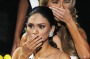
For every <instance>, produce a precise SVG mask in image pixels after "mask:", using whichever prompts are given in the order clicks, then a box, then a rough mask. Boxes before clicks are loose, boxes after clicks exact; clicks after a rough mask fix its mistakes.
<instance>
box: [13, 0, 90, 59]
mask: <svg viewBox="0 0 90 59" xmlns="http://www.w3.org/2000/svg"><path fill="white" fill-rule="evenodd" d="M21 6H23V8H20V7H21ZM28 6H29V5H28V2H27V0H21V2H20V4H19V12H18V16H17V25H16V32H15V39H14V46H13V49H12V54H13V51H14V50H15V49H16V47H18V46H19V42H20V33H21V29H22V26H23V23H24V21H25V16H26V10H27V8H28ZM47 6H49V7H50V8H51V9H52V10H53V13H54V15H56V16H55V17H56V18H57V21H63V22H64V23H65V24H66V25H67V28H68V29H69V31H70V33H71V36H72V38H73V41H74V44H75V47H76V50H77V53H78V55H79V57H80V59H86V58H90V47H89V45H88V43H87V41H86V39H87V37H86V34H85V32H84V30H83V29H82V28H80V29H78V28H77V26H76V23H75V22H74V21H73V18H72V16H71V14H70V11H69V10H68V8H69V4H68V3H64V2H63V0H59V3H58V4H57V3H52V2H51V0H49V2H48V5H47ZM58 7H59V8H58ZM55 37H56V38H58V36H55ZM55 37H54V38H55ZM77 39H78V40H77ZM53 40H54V42H55V43H56V44H57V46H58V48H60V50H61V51H63V50H62V47H61V45H60V44H61V41H60V38H59V39H57V40H55V39H53ZM24 41H26V40H25V39H24ZM24 41H23V42H24ZM21 42H22V41H21Z"/></svg>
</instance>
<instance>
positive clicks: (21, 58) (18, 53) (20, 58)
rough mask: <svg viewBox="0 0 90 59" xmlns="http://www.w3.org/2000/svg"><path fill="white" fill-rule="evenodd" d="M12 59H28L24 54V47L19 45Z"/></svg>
mask: <svg viewBox="0 0 90 59" xmlns="http://www.w3.org/2000/svg"><path fill="white" fill-rule="evenodd" d="M12 59H28V57H26V56H25V55H24V54H22V47H18V48H17V49H16V50H15V51H14V53H13V56H12Z"/></svg>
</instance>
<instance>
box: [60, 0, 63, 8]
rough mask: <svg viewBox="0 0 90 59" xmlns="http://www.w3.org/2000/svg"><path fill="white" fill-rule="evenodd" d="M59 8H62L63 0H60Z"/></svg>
mask: <svg viewBox="0 0 90 59" xmlns="http://www.w3.org/2000/svg"><path fill="white" fill-rule="evenodd" d="M60 8H63V0H60Z"/></svg>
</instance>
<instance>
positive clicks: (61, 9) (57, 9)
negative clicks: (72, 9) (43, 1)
mask: <svg viewBox="0 0 90 59" xmlns="http://www.w3.org/2000/svg"><path fill="white" fill-rule="evenodd" d="M50 9H52V10H56V11H61V12H63V11H64V9H63V8H58V7H50Z"/></svg>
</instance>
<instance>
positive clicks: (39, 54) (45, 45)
mask: <svg viewBox="0 0 90 59" xmlns="http://www.w3.org/2000/svg"><path fill="white" fill-rule="evenodd" d="M50 47H51V46H50V44H49V43H48V41H46V42H44V43H43V45H42V48H41V49H40V50H39V51H38V52H37V53H35V57H36V58H38V57H43V56H46V55H47V54H46V53H47V52H48V50H49V51H50Z"/></svg>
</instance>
